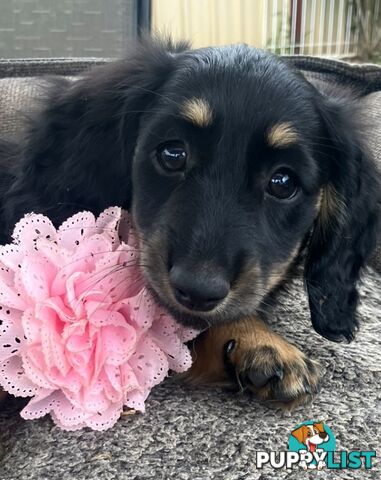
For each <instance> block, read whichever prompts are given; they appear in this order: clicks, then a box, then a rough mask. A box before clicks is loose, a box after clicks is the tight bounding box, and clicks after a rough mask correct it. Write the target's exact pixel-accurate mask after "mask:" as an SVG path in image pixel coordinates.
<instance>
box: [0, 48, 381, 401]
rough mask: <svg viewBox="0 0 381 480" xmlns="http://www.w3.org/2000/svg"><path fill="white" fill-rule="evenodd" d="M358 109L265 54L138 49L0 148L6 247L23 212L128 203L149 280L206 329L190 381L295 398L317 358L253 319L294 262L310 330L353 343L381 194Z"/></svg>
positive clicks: (62, 214) (50, 102)
mask: <svg viewBox="0 0 381 480" xmlns="http://www.w3.org/2000/svg"><path fill="white" fill-rule="evenodd" d="M354 118H355V110H354V108H353V106H352V105H349V104H348V102H347V101H336V100H332V99H330V98H327V97H325V96H323V95H322V94H320V93H319V92H318V91H317V90H316V89H315V88H314V87H313V86H312V85H311V84H310V83H308V82H307V81H306V80H305V79H304V78H303V77H302V75H301V74H299V73H298V72H296V71H293V70H292V69H291V68H290V67H289V66H288V65H286V64H285V63H284V62H283V61H282V60H280V59H278V58H276V57H275V56H273V55H269V54H266V53H264V52H261V51H259V50H256V49H253V48H250V47H248V46H244V45H240V46H232V47H224V48H204V49H200V50H190V49H189V48H188V47H187V46H186V45H178V46H173V45H171V44H166V45H164V44H160V43H155V42H146V43H145V44H143V45H141V46H139V47H137V48H136V50H135V52H134V53H133V54H132V55H131V56H130V57H129V58H128V59H127V60H125V61H120V62H117V63H115V64H110V65H107V66H104V67H101V68H99V69H95V70H93V71H91V72H90V73H89V74H87V75H86V76H85V78H83V79H81V80H78V81H76V82H74V83H73V84H71V83H69V82H66V81H65V80H60V81H56V82H55V84H54V86H53V87H52V89H51V91H50V94H49V96H48V98H47V101H46V107H45V108H44V110H43V112H42V113H41V114H40V115H39V116H38V118H36V119H35V121H34V122H33V124H32V125H31V127H30V129H29V132H28V135H27V137H26V138H25V139H23V141H20V144H19V145H7V146H6V145H5V144H4V145H3V147H2V150H3V157H8V158H9V160H7V159H5V160H4V162H5V164H7V163H8V161H9V162H10V163H11V164H12V165H13V166H14V167H13V169H12V171H10V170H7V167H6V166H5V167H3V173H2V175H3V179H2V180H3V181H2V182H1V184H2V185H3V187H2V189H3V191H2V206H3V211H2V231H3V232H7V233H6V234H5V235H4V238H3V241H5V240H7V234H9V232H11V230H12V226H13V225H14V223H15V222H16V221H17V220H18V219H19V218H20V217H21V216H23V215H24V214H25V213H26V212H30V211H34V212H36V213H37V212H41V213H46V214H48V215H49V216H50V217H51V218H52V219H53V220H54V221H55V223H56V224H59V223H60V222H62V221H63V220H64V219H65V218H66V217H68V216H69V215H72V214H73V213H74V212H76V211H78V210H83V209H90V210H92V211H93V212H95V213H98V212H100V211H101V210H103V209H104V208H106V207H108V206H110V205H120V206H122V207H125V208H127V209H131V211H132V212H133V217H134V221H135V224H136V227H137V230H138V233H139V236H140V240H141V248H142V264H143V268H144V272H145V276H146V279H147V282H148V285H149V286H150V288H151V289H152V290H153V292H154V293H155V295H156V297H157V298H158V300H159V301H160V302H161V303H162V304H163V305H165V306H166V307H167V308H168V310H169V311H170V312H171V313H172V314H173V315H174V316H175V317H176V318H177V319H178V320H179V321H180V322H182V323H183V324H186V325H191V326H196V327H201V328H207V327H208V329H207V330H206V331H205V332H204V333H203V334H202V335H201V336H200V338H199V339H198V340H197V341H196V345H195V349H196V352H197V360H196V362H195V364H194V367H193V368H192V370H191V371H190V373H189V375H188V378H189V379H191V380H192V381H194V382H224V381H229V379H231V380H232V381H236V380H237V379H238V380H239V381H240V382H241V383H244V384H245V385H249V386H250V387H251V388H252V389H253V390H254V392H256V393H257V395H258V396H259V397H260V398H262V399H276V400H282V401H288V400H296V401H304V400H305V399H307V398H308V396H309V395H310V394H311V393H313V392H314V391H315V390H316V387H317V379H318V375H317V372H316V367H315V364H314V363H313V362H312V361H310V360H308V359H307V358H306V357H305V355H304V354H303V353H302V352H300V351H299V350H298V349H296V348H295V347H294V346H292V345H290V344H289V343H287V342H286V341H284V340H283V339H282V338H281V337H279V336H278V335H277V334H275V333H273V332H272V331H271V330H270V329H269V328H268V327H267V326H266V324H265V323H264V322H263V321H262V320H261V319H260V318H259V317H258V312H259V311H261V309H262V307H263V305H264V304H265V303H267V299H268V297H269V295H272V293H273V292H274V291H275V290H277V288H278V287H279V285H281V284H282V283H283V282H284V281H285V279H286V278H289V277H290V272H291V268H292V266H294V265H295V263H296V262H297V261H298V260H299V259H303V261H304V262H305V269H304V271H305V283H306V286H307V291H308V295H309V302H310V309H311V319H312V324H313V326H314V328H315V329H316V331H318V332H319V333H320V334H321V335H323V336H325V337H326V338H328V339H330V340H334V341H340V340H345V339H346V340H351V339H352V338H353V336H354V333H355V331H356V328H357V326H358V325H357V320H356V305H357V297H358V295H357V291H356V282H357V281H358V279H359V274H360V270H361V267H362V266H363V265H364V263H365V261H366V259H367V256H368V254H369V253H370V251H371V248H372V246H373V244H374V243H375V237H376V224H377V213H376V212H377V201H378V200H377V196H378V195H379V185H378V184H377V181H376V172H375V168H374V166H373V164H372V163H371V161H370V160H369V158H368V157H367V155H366V153H365V152H364V150H363V147H362V145H361V141H360V140H361V138H360V136H359V134H358V133H357V127H356V122H355V120H354ZM15 157H16V159H15ZM4 162H3V164H4ZM302 253H303V255H302Z"/></svg>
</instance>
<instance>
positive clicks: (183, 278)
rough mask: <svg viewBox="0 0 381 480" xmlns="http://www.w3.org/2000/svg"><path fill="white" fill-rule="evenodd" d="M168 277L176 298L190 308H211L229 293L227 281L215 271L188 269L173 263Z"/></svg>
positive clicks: (206, 309)
mask: <svg viewBox="0 0 381 480" xmlns="http://www.w3.org/2000/svg"><path fill="white" fill-rule="evenodd" d="M169 278H170V281H171V285H172V288H173V292H174V294H175V297H176V300H177V301H178V302H179V303H181V305H184V306H185V307H187V308H189V309H191V310H199V311H203V312H206V311H209V310H212V309H213V308H214V307H216V306H217V305H218V304H219V303H221V302H222V300H223V299H224V298H225V297H226V295H227V294H228V293H229V288H230V284H229V282H228V281H227V280H226V279H225V278H224V277H223V276H222V275H221V274H218V273H215V272H205V271H203V270H202V269H200V271H197V270H189V269H188V268H186V267H185V266H181V265H174V266H173V267H172V268H171V270H170V272H169Z"/></svg>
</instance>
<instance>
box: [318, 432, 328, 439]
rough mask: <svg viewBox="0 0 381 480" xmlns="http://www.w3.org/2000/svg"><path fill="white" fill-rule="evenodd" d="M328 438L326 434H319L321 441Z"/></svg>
mask: <svg viewBox="0 0 381 480" xmlns="http://www.w3.org/2000/svg"><path fill="white" fill-rule="evenodd" d="M327 436H328V433H327V432H320V433H319V437H320V438H322V439H323V440H324V439H325V438H326V437H327Z"/></svg>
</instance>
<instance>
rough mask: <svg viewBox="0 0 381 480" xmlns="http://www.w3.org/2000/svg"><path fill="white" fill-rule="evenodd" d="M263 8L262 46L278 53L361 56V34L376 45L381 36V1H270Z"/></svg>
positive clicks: (362, 39)
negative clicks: (359, 54)
mask: <svg viewBox="0 0 381 480" xmlns="http://www.w3.org/2000/svg"><path fill="white" fill-rule="evenodd" d="M365 3H366V8H364V4H365ZM263 7H264V8H263V10H262V47H263V48H266V49H268V50H271V51H272V52H276V53H282V54H285V53H289V54H301V55H303V54H305V55H319V56H329V57H351V56H357V55H358V53H359V48H360V41H364V38H359V37H360V32H363V37H366V36H368V37H369V36H370V37H371V38H368V41H373V42H375V41H376V40H378V39H376V38H375V37H376V36H379V35H380V29H379V16H380V0H373V1H370V2H369V1H368V2H360V1H356V0H291V1H290V0H269V1H265V2H264V3H263Z"/></svg>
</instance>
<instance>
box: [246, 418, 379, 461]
mask: <svg viewBox="0 0 381 480" xmlns="http://www.w3.org/2000/svg"><path fill="white" fill-rule="evenodd" d="M375 457H376V452H375V451H374V450H373V451H363V450H358V449H353V450H350V451H347V450H341V451H337V450H336V439H335V435H334V434H333V432H332V430H331V429H330V428H329V427H328V426H327V425H326V424H324V423H323V422H319V421H313V420H309V421H306V422H303V423H301V424H299V425H297V426H296V427H295V428H294V430H292V431H291V434H290V436H289V438H288V451H278V452H275V451H271V452H264V451H262V452H261V451H259V452H256V459H255V461H256V467H257V468H258V469H261V468H263V467H264V466H265V465H270V466H271V467H273V468H276V469H279V468H286V469H292V468H301V469H303V470H313V469H314V470H323V469H332V470H345V469H351V470H357V469H361V468H362V469H366V470H369V469H371V468H372V467H373V460H374V458H375Z"/></svg>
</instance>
